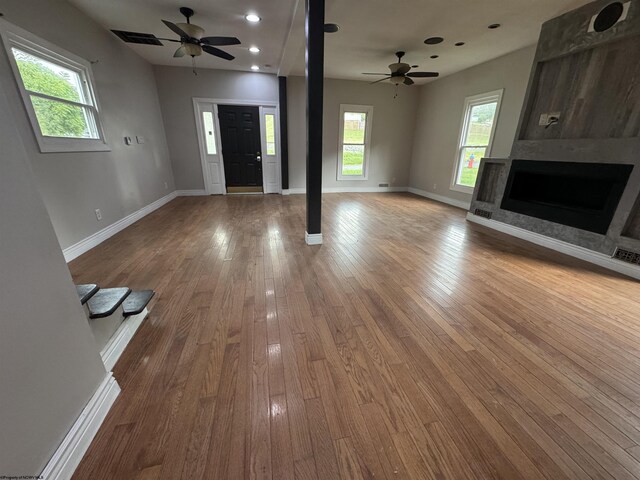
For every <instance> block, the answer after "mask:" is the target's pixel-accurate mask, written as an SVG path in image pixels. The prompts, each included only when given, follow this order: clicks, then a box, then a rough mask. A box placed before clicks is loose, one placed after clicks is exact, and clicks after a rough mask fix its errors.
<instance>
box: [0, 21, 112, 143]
mask: <svg viewBox="0 0 640 480" xmlns="http://www.w3.org/2000/svg"><path fill="white" fill-rule="evenodd" d="M0 27H2V39H3V42H4V46H5V48H6V50H7V53H8V55H9V61H10V62H11V66H12V68H13V73H14V75H15V77H16V81H17V83H18V87H19V89H20V93H21V95H22V99H23V101H24V104H25V108H26V109H27V113H28V115H29V119H30V121H31V125H32V127H33V130H34V133H35V135H36V139H37V141H38V145H39V147H40V151H41V152H74V151H83V152H86V151H99V150H108V149H109V148H108V146H107V145H106V142H105V140H104V134H103V132H102V127H101V125H100V119H99V115H98V107H97V102H96V98H95V94H94V87H93V80H92V77H91V68H90V64H89V63H88V62H86V61H85V60H83V59H81V58H78V57H76V56H75V55H73V54H71V53H68V52H65V51H64V50H62V49H60V48H58V47H55V46H53V45H51V44H49V43H48V42H45V41H44V40H41V39H39V38H37V37H35V36H33V35H31V34H30V33H28V32H25V31H24V30H22V29H19V28H18V27H15V26H13V25H11V24H8V23H6V22H3V23H2V24H1V25H0Z"/></svg>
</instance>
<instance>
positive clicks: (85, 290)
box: [76, 283, 100, 305]
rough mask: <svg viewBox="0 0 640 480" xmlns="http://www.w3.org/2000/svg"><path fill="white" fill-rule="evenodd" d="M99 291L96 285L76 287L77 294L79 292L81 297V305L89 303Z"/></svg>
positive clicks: (89, 284)
mask: <svg viewBox="0 0 640 480" xmlns="http://www.w3.org/2000/svg"><path fill="white" fill-rule="evenodd" d="M98 290H100V287H98V285H96V284H94V283H88V284H86V285H76V292H78V297H80V303H81V304H82V305H84V304H85V303H87V301H88V300H89V299H90V298H91V297H93V296H94V295H95V294H96V292H97V291H98Z"/></svg>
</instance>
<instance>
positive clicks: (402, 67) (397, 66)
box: [389, 62, 411, 75]
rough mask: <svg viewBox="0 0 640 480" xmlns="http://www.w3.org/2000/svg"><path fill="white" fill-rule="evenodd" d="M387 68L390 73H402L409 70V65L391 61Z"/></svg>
mask: <svg viewBox="0 0 640 480" xmlns="http://www.w3.org/2000/svg"><path fill="white" fill-rule="evenodd" d="M389 70H390V71H391V73H399V74H400V75H404V74H405V73H407V72H408V71H409V70H411V65H409V64H408V63H401V62H398V63H392V64H391V65H389Z"/></svg>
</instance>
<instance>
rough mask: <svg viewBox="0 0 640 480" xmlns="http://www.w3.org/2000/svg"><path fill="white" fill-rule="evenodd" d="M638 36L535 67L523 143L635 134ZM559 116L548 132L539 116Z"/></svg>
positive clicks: (638, 121)
mask: <svg viewBox="0 0 640 480" xmlns="http://www.w3.org/2000/svg"><path fill="white" fill-rule="evenodd" d="M639 45H640V36H633V37H627V38H624V39H621V40H618V41H614V42H611V43H606V44H604V45H599V46H597V47H595V48H592V49H588V50H583V51H580V52H577V53H574V54H572V55H568V56H564V57H560V58H556V59H553V60H549V61H546V62H542V63H540V64H539V65H538V74H537V79H538V81H537V84H536V85H535V87H534V88H535V93H534V94H533V96H532V102H531V108H530V110H529V115H528V118H527V120H526V125H525V126H524V128H523V131H522V136H521V139H522V140H549V139H581V138H590V139H596V138H629V137H637V136H638V135H640V87H639V85H640V48H639ZM556 111H557V112H562V116H561V117H560V122H559V123H558V124H557V125H552V126H551V127H550V128H544V127H541V126H539V125H538V121H539V118H540V115H541V114H543V113H549V112H556Z"/></svg>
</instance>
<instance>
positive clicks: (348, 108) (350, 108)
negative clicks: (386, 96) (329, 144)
mask: <svg viewBox="0 0 640 480" xmlns="http://www.w3.org/2000/svg"><path fill="white" fill-rule="evenodd" d="M347 112H353V113H364V114H365V115H366V119H365V127H364V128H365V130H364V159H363V163H362V175H357V176H356V175H342V153H343V147H344V114H345V113H347ZM372 128H373V105H351V104H347V103H341V104H340V119H339V120H338V169H337V172H336V173H337V175H336V180H338V181H345V180H346V181H348V180H356V181H358V180H360V181H362V180H368V179H369V153H370V151H371V132H372Z"/></svg>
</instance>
